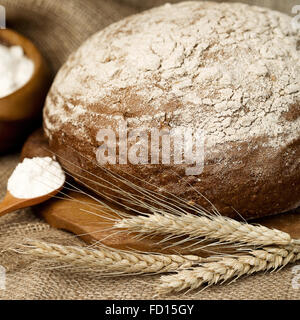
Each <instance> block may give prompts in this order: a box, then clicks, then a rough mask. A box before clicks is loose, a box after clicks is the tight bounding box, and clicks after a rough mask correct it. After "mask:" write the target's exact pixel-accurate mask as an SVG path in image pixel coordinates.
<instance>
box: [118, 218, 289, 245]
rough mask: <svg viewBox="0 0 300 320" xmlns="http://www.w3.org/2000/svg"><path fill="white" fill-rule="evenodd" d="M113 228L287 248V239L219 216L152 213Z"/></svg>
mask: <svg viewBox="0 0 300 320" xmlns="http://www.w3.org/2000/svg"><path fill="white" fill-rule="evenodd" d="M115 227H116V228H124V229H127V230H130V231H133V232H138V233H149V234H172V235H182V236H190V237H191V238H195V237H199V238H200V237H201V238H202V237H203V238H204V240H219V241H223V242H230V243H234V242H238V243H245V244H248V245H259V246H260V245H264V246H266V245H290V244H292V243H293V241H294V240H293V239H291V237H290V235H289V234H287V233H285V232H282V231H279V230H276V229H269V228H267V227H264V226H261V225H251V224H248V223H243V222H239V221H236V220H233V219H230V218H227V217H223V216H214V215H212V216H211V217H208V216H196V215H194V214H180V215H172V214H167V213H153V214H151V215H147V216H135V217H132V218H126V219H121V220H120V221H118V222H116V223H115Z"/></svg>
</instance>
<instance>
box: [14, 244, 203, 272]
mask: <svg viewBox="0 0 300 320" xmlns="http://www.w3.org/2000/svg"><path fill="white" fill-rule="evenodd" d="M23 248H24V247H23ZM19 251H20V250H19ZM23 252H24V253H27V254H30V255H32V256H35V257H38V258H44V259H53V262H55V263H61V264H69V265H71V266H72V267H75V268H76V267H84V269H93V270H95V271H99V272H103V273H112V272H113V271H114V272H120V273H122V274H136V273H145V274H146V273H162V272H170V271H176V270H180V269H184V268H190V267H192V266H195V265H199V263H200V262H202V261H203V258H201V257H199V256H194V255H182V256H180V255H164V254H155V253H153V254H146V253H145V254H144V253H137V252H128V251H123V250H116V249H113V248H107V247H104V246H103V247H99V248H97V249H90V248H82V247H75V246H62V245H57V244H53V243H47V242H41V241H30V242H28V245H27V246H25V251H24V250H23Z"/></svg>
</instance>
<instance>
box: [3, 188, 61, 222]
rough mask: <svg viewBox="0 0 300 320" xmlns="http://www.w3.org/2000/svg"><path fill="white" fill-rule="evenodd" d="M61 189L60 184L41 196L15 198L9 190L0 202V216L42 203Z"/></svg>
mask: <svg viewBox="0 0 300 320" xmlns="http://www.w3.org/2000/svg"><path fill="white" fill-rule="evenodd" d="M61 189H62V186H61V187H60V188H58V189H56V190H53V191H51V192H50V193H47V194H45V195H43V196H39V197H35V198H29V199H21V198H16V197H14V196H13V195H12V194H11V193H10V192H9V191H7V192H6V195H5V197H4V199H3V200H2V202H1V203H0V217H1V216H4V215H5V214H6V213H10V212H13V211H16V210H18V209H23V208H28V207H31V206H34V205H36V204H39V203H42V202H44V201H46V200H49V199H50V198H52V197H53V196H55V195H56V194H57V193H58V192H59V191H60V190H61Z"/></svg>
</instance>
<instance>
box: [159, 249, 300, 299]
mask: <svg viewBox="0 0 300 320" xmlns="http://www.w3.org/2000/svg"><path fill="white" fill-rule="evenodd" d="M299 259H300V251H299V248H297V247H285V248H284V247H283V248H280V247H278V248H277V247H269V248H268V247H266V248H263V249H258V250H251V251H249V252H248V254H245V255H241V256H236V257H222V258H220V259H219V260H217V261H214V262H207V263H202V264H201V266H200V267H196V268H192V269H191V270H182V271H179V272H178V273H177V274H175V275H169V276H162V277H161V279H160V284H159V287H158V291H159V293H170V292H172V291H175V292H178V291H182V290H186V289H190V290H194V289H197V288H199V287H200V286H202V285H211V284H216V283H220V282H225V281H228V280H230V279H233V280H235V279H237V278H239V277H241V276H244V275H250V274H252V273H255V272H258V271H269V270H272V269H273V270H276V269H278V268H279V267H284V266H285V265H287V264H288V263H290V262H295V261H297V260H299Z"/></svg>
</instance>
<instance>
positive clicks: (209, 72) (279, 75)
mask: <svg viewBox="0 0 300 320" xmlns="http://www.w3.org/2000/svg"><path fill="white" fill-rule="evenodd" d="M120 120H123V121H127V126H128V130H132V129H141V128H158V129H162V128H167V129H174V128H186V129H192V130H198V129H201V130H203V132H204V136H205V145H204V147H205V153H204V168H203V172H202V173H201V174H199V175H186V170H185V169H186V167H187V166H188V164H184V163H183V164H179V165H165V164H161V163H160V164H138V165H137V164H132V163H129V162H128V163H127V164H118V163H117V164H115V165H113V164H110V165H107V168H109V169H110V170H111V171H112V172H115V173H118V174H124V173H127V174H128V176H127V178H128V177H129V178H130V179H133V181H134V182H135V183H136V184H138V185H139V186H142V187H146V188H153V190H154V189H155V190H156V191H158V192H161V193H165V194H167V193H166V192H169V193H172V194H173V195H175V196H178V197H180V198H183V199H185V200H187V201H189V202H192V203H197V204H199V205H201V206H204V207H206V208H210V204H209V202H208V201H207V200H205V198H204V197H203V195H204V196H205V197H206V198H207V199H209V200H210V201H211V203H213V204H214V206H215V207H216V208H217V209H218V210H219V211H220V213H221V214H223V215H227V216H230V217H237V212H239V214H241V215H242V216H243V217H244V218H245V219H251V218H256V217H261V216H265V215H269V214H275V213H280V212H284V211H288V210H291V209H293V208H296V207H297V206H299V205H300V37H299V32H298V33H297V30H294V28H293V24H292V23H291V18H290V17H288V16H287V15H284V14H282V13H279V12H276V11H271V10H269V9H265V8H260V7H254V6H248V5H244V4H229V3H227V4H226V3H222V4H217V3H213V2H182V3H179V4H175V5H169V4H167V5H164V6H162V7H158V8H154V9H152V10H149V11H146V12H143V13H140V14H137V15H134V16H130V17H128V18H126V19H124V20H122V21H119V22H117V23H114V24H112V25H110V26H109V27H107V28H105V29H104V30H102V31H100V32H99V33H97V34H95V35H94V36H92V37H91V38H90V39H88V40H87V41H86V42H85V43H84V44H83V45H82V46H81V47H80V48H79V49H78V50H77V51H76V52H75V53H74V54H72V55H71V56H70V58H69V59H68V61H67V62H66V63H65V64H64V66H63V67H62V68H61V70H60V71H59V72H58V74H57V76H56V79H55V81H54V83H53V86H52V88H51V90H50V92H49V95H48V97H47V100H46V105H45V109H44V130H45V133H46V135H47V137H48V139H49V143H50V147H51V149H52V150H53V151H54V152H55V153H56V154H58V155H60V156H61V158H60V162H61V163H62V165H63V166H64V168H65V169H66V170H67V171H69V172H71V173H72V174H76V175H78V177H79V176H80V177H81V178H80V179H81V181H82V182H84V183H85V184H86V185H87V186H88V187H90V188H92V189H94V190H96V191H99V192H102V191H103V188H102V187H101V186H100V185H97V184H95V183H94V182H93V180H94V181H96V180H97V178H96V176H98V177H100V178H101V177H102V176H103V168H101V167H99V165H98V163H97V159H96V154H97V150H98V147H99V145H100V143H99V141H97V139H96V137H97V133H98V131H99V129H102V128H111V129H113V130H115V131H116V132H117V130H118V126H119V123H120ZM93 175H94V176H93ZM133 177H137V178H138V179H134V178H133ZM85 178H88V179H85ZM107 179H109V177H108V178H107ZM144 181H147V182H148V183H149V182H150V183H151V186H149V184H147V183H146V182H144ZM98 182H99V181H98ZM113 183H114V184H116V185H118V182H116V181H114V182H113Z"/></svg>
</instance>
